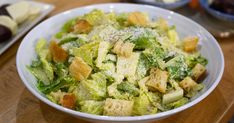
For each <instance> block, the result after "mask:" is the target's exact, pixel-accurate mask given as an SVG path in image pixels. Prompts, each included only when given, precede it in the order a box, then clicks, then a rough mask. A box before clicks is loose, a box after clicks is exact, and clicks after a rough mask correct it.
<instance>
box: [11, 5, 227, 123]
mask: <svg viewBox="0 0 234 123" xmlns="http://www.w3.org/2000/svg"><path fill="white" fill-rule="evenodd" d="M93 9H101V10H103V11H105V12H111V11H115V12H117V13H119V12H131V11H142V12H146V13H148V14H149V17H150V18H151V19H156V18H158V17H163V18H165V19H167V20H168V21H169V24H171V25H172V24H173V25H176V29H177V32H178V33H179V36H180V37H181V38H183V37H185V36H188V35H195V36H198V37H199V38H200V42H199V45H200V49H199V50H200V52H201V54H202V55H203V56H205V57H206V58H207V59H208V61H209V63H208V65H207V71H208V75H207V77H206V78H205V80H204V82H203V83H204V84H205V88H204V89H203V90H202V91H200V92H199V93H198V94H197V95H196V96H195V97H193V98H192V99H191V101H190V102H189V103H187V104H186V105H183V106H181V107H179V108H176V109H173V110H169V111H165V112H161V113H157V114H152V115H144V116H126V117H113V116H98V115H92V114H87V113H82V112H79V111H74V110H70V109H67V108H64V107H62V106H60V105H57V104H55V103H53V102H51V101H50V100H48V99H47V98H46V96H45V95H44V94H43V93H41V92H40V91H39V90H38V89H37V87H36V83H37V81H36V79H35V78H34V76H33V75H32V74H31V73H30V72H29V71H28V70H27V68H26V66H27V65H30V64H31V62H32V60H33V59H36V57H37V55H36V52H35V45H36V42H37V40H38V39H40V38H42V37H43V38H45V39H50V37H51V36H52V35H54V34H55V33H56V32H58V31H59V30H60V28H61V26H62V25H63V24H64V23H65V22H66V21H67V20H68V19H71V18H74V17H76V16H80V15H83V14H85V13H88V12H90V11H91V10H93ZM48 41H49V40H48ZM16 62H17V70H18V73H19V76H20V78H21V79H22V82H23V83H24V84H25V86H26V87H27V88H28V90H29V91H30V92H31V93H32V94H34V95H35V96H36V97H37V98H39V99H40V100H41V101H43V102H44V103H46V104H48V105H50V106H52V107H54V108H56V109H58V110H61V111H63V112H66V113H68V114H71V115H73V116H75V117H79V118H82V119H85V120H88V121H95V122H148V121H153V120H158V119H161V118H165V117H168V116H170V115H172V114H175V113H177V112H180V111H183V110H185V109H187V108H189V107H192V106H193V105H195V104H197V103H198V102H200V101H201V100H203V99H204V98H205V97H207V96H208V95H209V94H210V93H211V92H212V91H213V90H214V89H215V87H216V86H217V85H218V83H219V81H220V79H221V77H222V74H223V70H224V58H223V53H222V50H221V48H220V46H219V45H218V43H217V41H216V40H215V38H214V37H213V36H212V35H211V34H210V33H209V32H208V31H206V30H205V29H204V28H203V27H201V26H200V25H198V24H197V23H195V22H193V21H192V20H190V19H188V18H186V17H184V16H182V15H179V14H177V13H175V12H173V11H168V10H165V9H161V8H157V7H153V6H148V5H136V4H118V3H110V4H98V5H91V6H86V7H81V8H76V9H72V10H69V11H65V12H63V13H60V14H58V15H55V16H53V17H51V18H49V19H47V20H45V21H43V22H42V23H40V24H39V25H37V26H36V27H35V28H34V29H32V30H31V31H30V32H29V33H28V34H27V35H26V36H25V38H24V39H23V41H22V43H21V44H20V47H19V49H18V52H17V58H16Z"/></svg>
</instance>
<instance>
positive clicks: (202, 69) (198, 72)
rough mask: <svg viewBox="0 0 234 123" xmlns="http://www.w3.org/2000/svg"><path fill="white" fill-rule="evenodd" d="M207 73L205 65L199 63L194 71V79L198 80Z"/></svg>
mask: <svg viewBox="0 0 234 123" xmlns="http://www.w3.org/2000/svg"><path fill="white" fill-rule="evenodd" d="M205 72H206V68H205V67H204V66H203V65H201V64H199V63H198V64H196V65H195V67H194V68H193V69H192V77H193V79H194V80H198V79H199V78H200V77H201V76H202V75H203V74H204V73H205Z"/></svg>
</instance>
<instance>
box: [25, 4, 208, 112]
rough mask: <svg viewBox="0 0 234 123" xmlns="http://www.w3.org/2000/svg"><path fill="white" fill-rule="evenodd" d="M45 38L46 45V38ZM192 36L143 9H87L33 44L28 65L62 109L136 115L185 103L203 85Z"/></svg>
mask: <svg viewBox="0 0 234 123" xmlns="http://www.w3.org/2000/svg"><path fill="white" fill-rule="evenodd" d="M48 42H49V43H48ZM198 43H199V37H197V36H190V35H188V36H187V37H185V38H183V39H180V38H179V36H178V34H177V31H176V26H174V25H173V26H171V25H169V24H168V22H167V21H166V20H165V19H163V18H157V19H156V20H152V19H149V16H148V15H147V13H143V12H138V11H134V12H123V13H115V12H109V13H105V12H103V11H102V10H99V9H94V10H92V11H90V12H89V13H86V14H84V15H82V16H77V17H74V18H72V19H70V20H68V21H67V22H66V23H64V25H63V26H62V28H61V30H60V31H59V32H57V33H56V34H54V35H53V36H52V37H51V38H50V40H49V41H47V40H46V39H44V38H43V37H41V39H39V40H38V41H37V43H36V46H35V51H36V53H37V58H36V59H34V60H33V61H32V63H31V65H28V66H27V68H28V70H29V71H30V72H31V73H32V74H33V75H34V76H35V78H36V79H37V88H38V90H39V91H40V92H41V93H43V94H45V95H46V97H47V98H48V99H49V100H50V101H52V102H53V103H56V104H58V105H61V106H63V107H66V108H69V109H72V110H75V111H80V112H85V113H89V114H95V115H104V116H141V115H147V114H156V113H159V112H164V111H168V110H171V109H175V108H177V107H180V106H182V105H185V104H186V103H188V102H189V101H190V99H191V98H192V97H194V96H195V95H196V93H197V92H199V91H200V90H202V89H203V88H204V85H203V83H202V79H203V78H204V77H205V74H206V64H207V63H208V60H207V59H206V58H204V57H203V56H202V55H201V54H200V53H199V52H198V49H199V47H198Z"/></svg>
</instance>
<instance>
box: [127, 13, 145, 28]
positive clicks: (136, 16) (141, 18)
mask: <svg viewBox="0 0 234 123" xmlns="http://www.w3.org/2000/svg"><path fill="white" fill-rule="evenodd" d="M128 23H129V24H130V25H137V26H146V25H147V23H148V18H147V17H146V16H145V15H144V14H143V13H141V12H132V13H130V14H129V15H128Z"/></svg>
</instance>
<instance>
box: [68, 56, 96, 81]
mask: <svg viewBox="0 0 234 123" xmlns="http://www.w3.org/2000/svg"><path fill="white" fill-rule="evenodd" d="M91 71H92V68H91V67H90V66H89V65H88V64H86V63H85V62H84V60H83V59H82V58H80V57H75V58H74V60H73V61H72V63H71V65H70V66H69V72H70V74H71V76H72V77H74V78H75V79H76V80H78V81H81V80H83V79H86V78H88V76H89V74H90V73H91Z"/></svg>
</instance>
